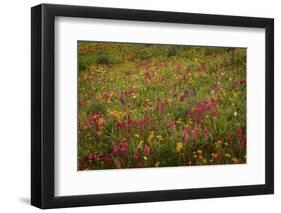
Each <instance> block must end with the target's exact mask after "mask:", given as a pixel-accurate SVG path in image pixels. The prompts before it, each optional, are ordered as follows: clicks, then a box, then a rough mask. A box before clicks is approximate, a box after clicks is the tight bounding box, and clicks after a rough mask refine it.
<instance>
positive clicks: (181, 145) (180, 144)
mask: <svg viewBox="0 0 281 213" xmlns="http://www.w3.org/2000/svg"><path fill="white" fill-rule="evenodd" d="M182 149H183V144H182V142H178V143H177V145H176V151H177V152H180V151H181V150H182Z"/></svg>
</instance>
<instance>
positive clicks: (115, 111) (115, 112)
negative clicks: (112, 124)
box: [107, 109, 125, 120]
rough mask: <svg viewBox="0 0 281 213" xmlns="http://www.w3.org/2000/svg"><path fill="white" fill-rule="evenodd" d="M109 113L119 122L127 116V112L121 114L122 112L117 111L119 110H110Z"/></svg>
mask: <svg viewBox="0 0 281 213" xmlns="http://www.w3.org/2000/svg"><path fill="white" fill-rule="evenodd" d="M107 113H108V114H109V115H110V116H112V117H114V118H115V119H117V120H120V119H122V118H123V117H124V116H125V112H120V111H117V110H114V109H112V110H108V111H107Z"/></svg>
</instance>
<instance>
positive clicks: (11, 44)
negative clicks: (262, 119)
mask: <svg viewBox="0 0 281 213" xmlns="http://www.w3.org/2000/svg"><path fill="white" fill-rule="evenodd" d="M43 2H44V3H57V4H81V5H89V6H104V7H123V8H134V9H150V10H166V11H181V12H194V13H210V14H225V15H242V16H259V17H271V18H275V59H276V61H275V132H276V134H275V180H276V181H275V195H265V196H249V197H236V198H219V199H201V200H192V201H191V200H188V201H173V202H157V203H145V204H126V205H111V206H100V207H84V208H70V209H57V210H50V212H78V211H79V212H93V211H96V212H97V211H98V212H112V211H114V212H122V213H126V212H132V211H135V212H136V211H137V212H150V211H154V212H171V211H177V212H186V211H189V212H227V213H231V212H235V213H236V212H255V211H260V212H265V211H267V212H270V211H272V212H276V210H277V209H281V168H280V162H281V155H280V154H281V151H279V150H281V145H280V143H279V141H280V139H281V133H280V131H279V128H281V119H280V118H281V114H280V113H281V110H280V109H281V94H280V91H281V86H280V85H281V84H280V82H281V75H280V72H278V70H280V68H281V63H280V60H278V59H279V57H280V55H281V46H280V38H281V13H280V8H281V7H280V5H278V4H279V1H278V0H276V1H274V0H266V1H265V0H264V1H258V0H256V1H245V0H233V1H225V0H212V1H208V0H205V1H203V0H193V1H187V0H182V1H180V0H173V1H164V0H154V1H152V0H149V1H146V0H134V1H132V0H122V1H121V0H119V1H117V0H107V1H103V0H80V1H75V0H68V1H66V0H58V1H55V0H53V1H49V0H45V1H43ZM40 3H42V2H41V1H37V0H29V1H20V0H18V1H16V0H10V1H3V2H1V7H0V16H1V18H0V23H1V24H0V27H1V28H0V29H1V31H0V38H1V39H0V44H1V45H0V72H1V75H0V97H1V103H0V126H1V128H0V143H1V146H0V165H1V167H0V169H1V173H0V212H16V211H20V212H30V213H32V212H39V211H40V210H39V209H36V208H34V207H32V206H30V205H29V197H30V7H31V6H34V5H37V4H40Z"/></svg>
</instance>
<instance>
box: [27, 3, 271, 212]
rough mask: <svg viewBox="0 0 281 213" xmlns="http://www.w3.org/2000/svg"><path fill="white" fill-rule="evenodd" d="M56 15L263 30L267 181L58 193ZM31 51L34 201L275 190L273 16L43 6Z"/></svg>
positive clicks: (50, 203) (73, 202) (35, 10)
mask: <svg viewBox="0 0 281 213" xmlns="http://www.w3.org/2000/svg"><path fill="white" fill-rule="evenodd" d="M58 16H63V17H80V18H100V19H113V20H131V21H146V22H162V23H182V24H200V25H217V26H237V27H250V28H264V29H265V32H266V41H265V44H266V48H265V61H266V64H265V76H266V77H265V85H266V86H265V90H266V91H265V92H266V93H265V94H266V97H265V100H266V106H265V107H266V111H265V115H266V118H265V122H266V123H265V131H266V134H265V161H266V162H265V184H261V185H246V186H225V187H213V188H211V187H210V188H197V189H177V190H163V191H144V192H129V193H111V194H93V195H73V196H61V197H56V196H55V195H54V189H55V188H54V187H55V181H54V177H55V171H54V166H55V165H54V163H55V161H54V157H55V156H54V149H55V146H54V143H55V137H54V136H55V85H54V82H55V81H54V78H55V74H54V72H55V70H54V65H55V64H54V60H55V58H54V50H55V47H54V45H55V44H54V20H55V17H58ZM31 52H32V53H31V204H32V205H34V206H36V207H39V208H42V209H47V208H60V207H76V206H91V205H106V204H121V203H138V202H154V201H169V200H182V199H197V198H217V197H228V196H246V195H260V194H272V193H274V19H270V18H254V17H240V16H225V15H209V14H194V13H179V12H164V11H147V10H131V9H113V8H102V7H86V6H67V5H53V4H41V5H38V6H35V7H32V9H31Z"/></svg>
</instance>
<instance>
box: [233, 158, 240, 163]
mask: <svg viewBox="0 0 281 213" xmlns="http://www.w3.org/2000/svg"><path fill="white" fill-rule="evenodd" d="M231 160H232V162H233V163H238V162H239V161H238V159H237V158H231Z"/></svg>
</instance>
